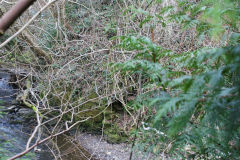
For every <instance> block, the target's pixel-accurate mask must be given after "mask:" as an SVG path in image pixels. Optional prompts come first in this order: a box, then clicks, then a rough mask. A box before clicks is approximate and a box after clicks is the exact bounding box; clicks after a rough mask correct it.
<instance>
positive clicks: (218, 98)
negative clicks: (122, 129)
mask: <svg viewBox="0 0 240 160" xmlns="http://www.w3.org/2000/svg"><path fill="white" fill-rule="evenodd" d="M178 7H179V8H180V10H178V11H177V10H174V9H173V8H174V7H173V6H172V7H167V8H163V10H162V11H161V12H160V13H158V14H165V13H167V12H168V17H169V20H170V21H176V22H179V23H182V24H183V28H184V29H188V28H196V29H197V31H198V33H199V35H200V34H202V35H206V34H208V35H211V36H212V37H213V38H214V39H215V40H218V39H222V38H223V37H224V35H226V34H229V30H231V32H233V34H231V37H230V39H229V41H228V46H225V47H224V46H222V47H219V48H201V49H198V50H195V51H193V52H187V53H181V54H176V53H173V52H170V51H169V50H166V49H163V48H162V47H161V46H158V45H156V44H154V43H153V42H151V40H150V39H148V38H146V37H143V36H122V37H120V39H121V44H120V45H119V46H118V47H121V48H123V49H125V50H127V51H135V52H136V55H135V57H134V59H133V60H130V61H127V62H124V63H117V64H114V65H113V66H112V67H113V69H114V71H115V70H117V71H119V70H120V71H121V72H122V73H123V75H125V74H126V73H128V74H131V75H134V74H135V75H141V76H142V78H143V79H144V81H143V82H144V84H143V86H144V87H145V86H149V85H150V86H154V87H155V88H157V89H155V90H154V91H151V92H147V93H145V94H142V95H139V96H138V97H137V99H136V100H135V101H134V102H133V103H132V104H131V105H132V106H133V107H134V108H136V109H139V108H141V107H143V106H147V107H148V112H149V113H148V115H146V117H145V118H144V119H143V120H144V121H147V122H149V126H150V128H151V130H150V129H149V128H148V129H146V128H144V127H142V128H140V130H139V132H137V133H136V134H137V136H138V137H139V138H140V139H141V142H142V143H141V144H144V145H143V146H142V145H139V146H138V147H140V149H142V150H143V151H147V152H152V153H153V154H159V153H155V151H156V147H157V146H159V145H160V146H161V145H163V144H169V143H171V146H170V147H167V148H161V147H158V149H159V151H161V152H166V151H167V152H168V155H169V157H172V158H183V159H185V158H195V159H239V158H240V151H239V148H240V143H239V142H240V128H239V122H240V119H239V116H240V43H239V33H237V32H235V30H237V28H239V25H240V23H239V22H240V21H239V18H240V16H239V1H234V0H232V1H230V0H223V1H216V0H212V1H210V0H203V1H201V2H198V3H196V2H189V1H185V0H180V1H178ZM131 11H132V12H133V11H135V14H138V13H141V14H147V12H146V11H144V10H141V9H137V10H133V8H131ZM155 16H156V15H155ZM147 17H151V15H147ZM152 17H154V16H152ZM148 22H150V20H149V19H146V20H145V21H144V23H148ZM226 28H229V29H228V30H226ZM200 38H201V37H200ZM153 57H154V58H153ZM164 58H168V62H162V59H164ZM160 61H161V62H162V63H161V64H160V63H159V62H160ZM154 111H156V113H155V112H154ZM153 130H154V132H159V133H163V134H161V135H160V136H157V138H155V139H152V138H149V137H151V135H152V136H153V135H155V133H154V132H153ZM163 135H164V136H163ZM146 146H147V147H146ZM163 146H164V145H163ZM146 148H148V150H146ZM154 148H155V149H154Z"/></svg>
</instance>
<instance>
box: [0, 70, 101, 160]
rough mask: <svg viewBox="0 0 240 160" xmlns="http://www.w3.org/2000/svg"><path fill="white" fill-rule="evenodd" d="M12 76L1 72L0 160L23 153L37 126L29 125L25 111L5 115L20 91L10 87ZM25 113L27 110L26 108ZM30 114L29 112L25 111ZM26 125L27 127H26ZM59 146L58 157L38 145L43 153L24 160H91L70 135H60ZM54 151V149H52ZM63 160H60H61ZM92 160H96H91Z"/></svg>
mask: <svg viewBox="0 0 240 160" xmlns="http://www.w3.org/2000/svg"><path fill="white" fill-rule="evenodd" d="M9 79H10V74H9V73H6V72H1V70H0V160H7V159H8V158H10V157H12V156H14V155H16V154H17V153H20V152H22V151H24V149H25V145H26V143H27V140H28V138H29V135H30V133H31V132H30V130H31V129H32V128H33V127H34V126H32V125H30V124H29V122H26V119H24V118H23V117H24V116H23V115H24V114H25V113H22V114H19V112H23V111H22V110H23V109H20V111H19V112H17V113H9V112H3V111H4V110H6V109H7V108H10V107H11V106H13V105H14V104H13V103H14V101H15V98H16V94H17V90H15V89H14V88H13V87H12V86H11V85H9ZM25 111H26V109H25ZM26 113H28V111H26ZM26 126H27V127H28V128H26ZM54 140H55V142H56V145H57V146H58V148H59V150H58V152H59V154H58V155H57V157H58V158H56V156H55V157H53V156H52V154H51V153H50V152H49V150H48V148H47V147H46V146H44V145H42V146H39V149H40V150H41V151H39V152H34V151H32V152H30V153H28V154H27V155H25V156H24V157H22V158H20V159H22V160H53V159H62V160H87V159H90V157H91V154H89V153H88V152H87V151H86V150H85V149H84V148H83V147H82V146H81V145H80V144H78V143H76V142H75V141H74V140H71V136H67V135H61V136H58V137H55V139H54ZM52 149H53V148H52ZM59 157H61V158H59ZM91 160H96V159H95V158H91Z"/></svg>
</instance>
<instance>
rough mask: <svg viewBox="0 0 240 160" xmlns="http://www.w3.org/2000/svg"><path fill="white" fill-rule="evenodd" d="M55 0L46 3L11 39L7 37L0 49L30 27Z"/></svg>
mask: <svg viewBox="0 0 240 160" xmlns="http://www.w3.org/2000/svg"><path fill="white" fill-rule="evenodd" d="M55 1H57V0H52V1H50V2H48V3H47V4H46V5H45V6H44V7H43V8H41V10H40V11H38V12H37V13H36V14H35V15H34V16H33V17H32V18H31V19H30V20H29V21H28V22H27V23H26V24H25V25H24V26H23V27H22V28H21V29H19V30H18V31H17V32H16V33H15V34H14V35H12V36H11V37H9V38H8V39H7V40H6V41H4V42H3V43H2V44H1V45H0V48H2V47H4V46H5V45H7V44H8V43H9V42H10V41H11V40H12V39H13V38H15V37H16V36H17V35H18V34H20V33H21V32H22V31H23V30H24V29H25V28H26V27H27V26H29V25H30V23H32V22H33V20H35V19H36V18H37V16H38V15H39V14H40V13H41V12H42V11H44V10H45V9H46V8H47V7H48V6H50V5H51V4H52V3H54V2H55Z"/></svg>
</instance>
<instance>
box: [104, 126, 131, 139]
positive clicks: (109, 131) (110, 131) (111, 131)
mask: <svg viewBox="0 0 240 160" xmlns="http://www.w3.org/2000/svg"><path fill="white" fill-rule="evenodd" d="M103 132H104V136H105V139H106V140H107V142H108V143H122V142H126V140H127V135H126V134H125V133H124V132H123V131H122V129H121V128H119V127H118V126H117V125H113V126H111V127H107V128H105V129H104V131H103Z"/></svg>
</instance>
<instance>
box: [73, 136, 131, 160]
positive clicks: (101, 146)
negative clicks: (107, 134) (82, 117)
mask: <svg viewBox="0 0 240 160" xmlns="http://www.w3.org/2000/svg"><path fill="white" fill-rule="evenodd" d="M76 139H77V140H78V141H79V143H80V144H81V145H82V146H83V147H84V148H85V149H86V150H88V152H89V153H91V154H92V155H93V156H94V157H96V158H97V159H100V160H129V156H130V152H131V145H130V144H126V143H120V144H110V143H107V142H106V141H105V140H104V138H103V136H101V135H92V134H87V133H79V134H78V136H77V137H76Z"/></svg>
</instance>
